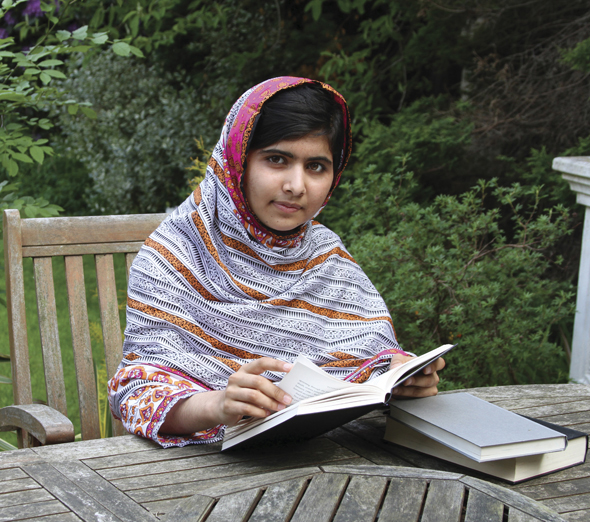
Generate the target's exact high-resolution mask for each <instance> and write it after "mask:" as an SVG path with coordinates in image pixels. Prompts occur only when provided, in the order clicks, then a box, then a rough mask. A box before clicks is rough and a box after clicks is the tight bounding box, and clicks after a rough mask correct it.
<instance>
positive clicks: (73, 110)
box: [68, 105, 78, 116]
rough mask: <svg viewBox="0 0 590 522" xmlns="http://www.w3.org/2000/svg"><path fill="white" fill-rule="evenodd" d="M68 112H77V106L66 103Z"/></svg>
mask: <svg viewBox="0 0 590 522" xmlns="http://www.w3.org/2000/svg"><path fill="white" fill-rule="evenodd" d="M68 113H69V114H71V115H72V116H75V115H76V114H78V106H77V105H68Z"/></svg>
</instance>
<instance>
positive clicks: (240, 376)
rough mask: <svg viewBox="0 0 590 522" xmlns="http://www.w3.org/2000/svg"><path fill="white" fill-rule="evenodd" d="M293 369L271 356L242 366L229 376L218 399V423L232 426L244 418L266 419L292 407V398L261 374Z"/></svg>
mask: <svg viewBox="0 0 590 522" xmlns="http://www.w3.org/2000/svg"><path fill="white" fill-rule="evenodd" d="M292 367H293V365H292V364H289V363H286V362H284V361H279V360H277V359H271V358H270V357H262V358H261V359H256V360H255V361H254V362H251V363H248V364H245V365H244V366H242V367H241V368H240V369H239V370H238V371H237V372H236V373H234V374H233V375H231V376H230V378H229V379H228V382H227V388H226V389H225V391H224V392H223V398H222V397H220V399H221V398H222V400H221V404H220V410H219V413H220V423H221V424H227V425H228V426H233V425H235V424H237V423H238V422H239V421H240V420H241V419H242V417H244V416H250V417H267V416H268V415H270V414H271V413H272V412H275V411H279V410H282V409H284V408H285V407H286V406H288V405H289V404H291V401H292V398H291V397H290V396H289V395H287V394H286V393H285V392H284V391H283V390H281V389H280V388H279V387H278V386H275V385H274V384H273V383H272V382H271V381H269V380H268V379H266V378H264V377H262V375H261V374H262V373H264V372H265V371H273V372H288V371H289V370H290V369H291V368H292Z"/></svg>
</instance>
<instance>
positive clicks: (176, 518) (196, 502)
mask: <svg viewBox="0 0 590 522" xmlns="http://www.w3.org/2000/svg"><path fill="white" fill-rule="evenodd" d="M215 502H216V500H215V499H214V498H211V497H206V496H205V495H193V496H192V497H190V498H188V499H186V500H185V501H181V502H178V501H176V502H174V503H172V502H171V501H159V502H157V503H156V502H150V504H154V505H157V511H155V510H153V511H152V508H151V507H150V508H148V509H150V511H152V512H154V514H155V515H156V516H157V517H158V518H159V519H160V520H169V521H170V522H180V521H181V520H203V519H204V518H205V515H207V513H209V511H211V509H212V508H213V506H214V505H215ZM169 506H171V509H169Z"/></svg>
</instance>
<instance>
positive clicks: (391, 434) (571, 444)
mask: <svg viewBox="0 0 590 522" xmlns="http://www.w3.org/2000/svg"><path fill="white" fill-rule="evenodd" d="M529 420H531V421H533V422H536V423H539V424H541V425H543V426H545V427H548V428H551V429H553V430H555V431H558V432H560V433H562V434H563V435H565V436H566V437H567V439H568V443H567V446H566V448H565V450H563V451H556V452H552V453H541V454H539V455H528V456H526V457H513V458H507V459H500V460H493V461H489V462H477V461H476V460H473V459H470V458H469V457H466V456H465V455H463V454H461V453H459V452H458V451H455V450H454V449H452V448H449V447H448V446H445V445H444V444H441V443H440V442H437V441H435V440H434V439H431V438H429V437H427V436H426V435H423V434H422V433H420V432H418V431H416V430H414V429H412V428H409V427H408V426H406V425H404V424H402V423H401V422H399V421H397V420H395V419H392V418H391V417H389V418H388V419H387V428H386V430H385V440H387V441H389V442H393V443H394V444H398V445H399V446H403V447H405V448H410V449H412V450H415V451H419V452H421V453H425V454H427V455H431V456H433V457H438V458H439V459H443V460H446V461H448V462H453V463H454V464H458V465H459V466H463V467H465V468H469V469H473V470H475V471H479V472H481V473H485V474H487V475H491V476H494V477H498V478H500V479H503V480H506V481H508V482H510V483H512V484H516V483H519V482H523V481H525V480H530V479H532V478H535V477H539V476H541V475H547V474H549V473H553V472H555V471H559V470H562V469H566V468H570V467H572V466H576V465H578V464H582V463H583V462H585V460H586V451H587V448H588V435H587V434H586V433H582V432H581V431H577V430H572V429H570V428H565V427H562V426H558V425H556V424H551V423H550V422H545V421H542V420H540V419H529Z"/></svg>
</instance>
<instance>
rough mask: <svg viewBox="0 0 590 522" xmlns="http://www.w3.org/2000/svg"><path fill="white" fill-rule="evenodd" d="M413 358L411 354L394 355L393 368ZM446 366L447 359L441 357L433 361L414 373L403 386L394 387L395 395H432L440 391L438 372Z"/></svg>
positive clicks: (392, 359)
mask: <svg viewBox="0 0 590 522" xmlns="http://www.w3.org/2000/svg"><path fill="white" fill-rule="evenodd" d="M410 359H413V357H411V356H406V355H400V354H398V355H394V356H393V357H392V358H391V365H390V366H389V367H390V369H391V368H396V367H398V366H401V365H402V364H404V363H405V362H407V361H408V360H410ZM444 367H445V360H444V359H443V358H442V357H440V358H438V359H437V360H436V361H434V362H433V363H430V364H429V365H428V366H426V368H424V369H423V370H422V371H421V372H419V373H417V374H416V375H412V377H410V378H409V379H408V380H407V381H405V382H404V383H403V384H402V385H401V386H398V387H397V388H394V389H393V391H392V393H393V395H394V396H395V397H430V396H431V395H436V394H437V393H438V388H437V385H438V381H439V378H438V374H437V373H436V372H437V371H439V370H442V369H443V368H444Z"/></svg>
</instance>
